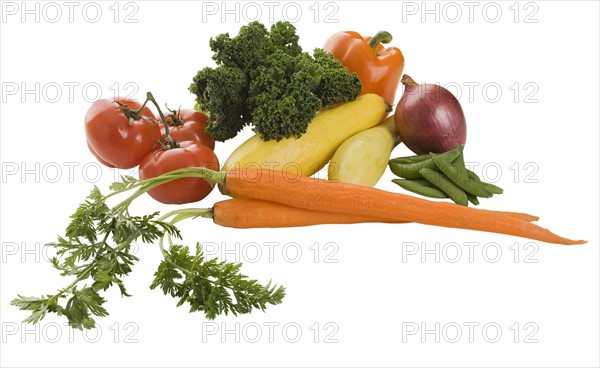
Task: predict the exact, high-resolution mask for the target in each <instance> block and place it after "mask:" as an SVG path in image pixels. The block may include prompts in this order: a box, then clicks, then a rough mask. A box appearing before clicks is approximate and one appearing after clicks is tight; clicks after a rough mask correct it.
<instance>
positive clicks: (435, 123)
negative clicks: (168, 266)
mask: <svg viewBox="0 0 600 368" xmlns="http://www.w3.org/2000/svg"><path fill="white" fill-rule="evenodd" d="M402 84H404V87H405V88H404V94H403V95H402V98H401V99H400V101H399V102H398V105H397V106H396V112H395V115H394V120H395V122H396V129H397V130H398V134H399V135H400V138H402V142H404V144H406V146H407V147H408V148H409V149H410V150H411V151H413V152H414V153H416V154H422V153H429V152H433V153H442V152H446V151H450V150H453V149H454V148H456V147H457V146H459V145H461V144H465V141H466V140H467V125H466V122H465V115H464V113H463V110H462V108H461V107H460V103H459V102H458V100H457V99H456V97H454V95H453V94H452V93H450V91H448V90H447V89H445V88H444V87H442V86H438V85H437V84H417V83H416V82H415V81H414V80H413V79H412V78H411V77H409V76H408V75H406V74H405V75H403V76H402Z"/></svg>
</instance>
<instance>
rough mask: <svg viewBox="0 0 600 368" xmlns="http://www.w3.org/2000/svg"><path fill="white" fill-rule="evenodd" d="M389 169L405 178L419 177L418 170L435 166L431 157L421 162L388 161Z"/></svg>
mask: <svg viewBox="0 0 600 368" xmlns="http://www.w3.org/2000/svg"><path fill="white" fill-rule="evenodd" d="M389 166H390V170H391V171H392V172H393V173H394V174H395V175H396V176H399V177H401V178H405V179H419V178H421V175H420V174H419V170H421V169H424V168H427V169H431V170H435V168H436V166H435V163H434V162H433V160H432V159H427V160H424V161H421V162H415V163H411V164H397V163H393V162H390V164H389Z"/></svg>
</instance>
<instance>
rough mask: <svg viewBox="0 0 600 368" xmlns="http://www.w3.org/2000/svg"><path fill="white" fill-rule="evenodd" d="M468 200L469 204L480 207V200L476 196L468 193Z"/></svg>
mask: <svg viewBox="0 0 600 368" xmlns="http://www.w3.org/2000/svg"><path fill="white" fill-rule="evenodd" d="M467 199H468V200H469V202H471V203H473V204H474V205H475V206H477V205H479V199H478V198H477V196H476V195H473V194H471V193H467Z"/></svg>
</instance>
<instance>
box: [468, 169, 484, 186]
mask: <svg viewBox="0 0 600 368" xmlns="http://www.w3.org/2000/svg"><path fill="white" fill-rule="evenodd" d="M465 170H467V176H468V177H469V179H471V180H473V181H476V182H478V183H480V182H481V179H479V176H478V175H477V174H475V173H474V172H473V171H471V170H469V169H467V168H465Z"/></svg>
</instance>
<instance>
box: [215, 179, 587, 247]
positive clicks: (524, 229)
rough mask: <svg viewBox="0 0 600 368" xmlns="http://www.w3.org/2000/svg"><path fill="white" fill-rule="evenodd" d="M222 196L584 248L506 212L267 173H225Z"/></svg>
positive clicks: (575, 241) (363, 187) (575, 242)
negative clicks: (227, 195) (234, 196)
mask: <svg viewBox="0 0 600 368" xmlns="http://www.w3.org/2000/svg"><path fill="white" fill-rule="evenodd" d="M224 189H225V191H226V192H228V193H231V194H233V195H236V196H241V197H246V198H254V199H261V200H265V201H273V202H278V203H282V204H285V205H288V206H293V207H298V208H304V209H307V210H313V211H324V212H336V213H345V214H350V215H362V216H370V217H378V218H385V219H388V220H390V221H407V222H417V223H421V224H427V225H434V226H443V227H450V228H459V229H470V230H479V231H485V232H492V233H499V234H507V235H514V236H520V237H524V238H529V239H534V240H540V241H544V242H548V243H558V244H565V245H573V244H583V243H585V241H583V240H570V239H566V238H563V237H560V236H558V235H556V234H553V233H552V232H550V231H549V230H547V229H544V228H542V227H540V226H537V225H535V224H532V223H530V222H527V221H523V220H522V219H519V218H515V217H512V216H509V215H506V214H501V213H496V212H493V211H486V210H480V209H475V208H472V207H465V206H459V205H456V204H453V203H447V202H434V201H429V200H426V199H422V198H417V197H412V196H409V195H405V194H400V193H391V192H386V191H383V190H380V189H376V188H371V187H365V186H360V185H353V184H346V183H337V182H332V181H328V180H323V179H316V178H310V177H303V176H298V175H294V174H290V173H287V172H283V171H275V170H268V169H232V170H229V171H227V173H226V179H225V186H224Z"/></svg>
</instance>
